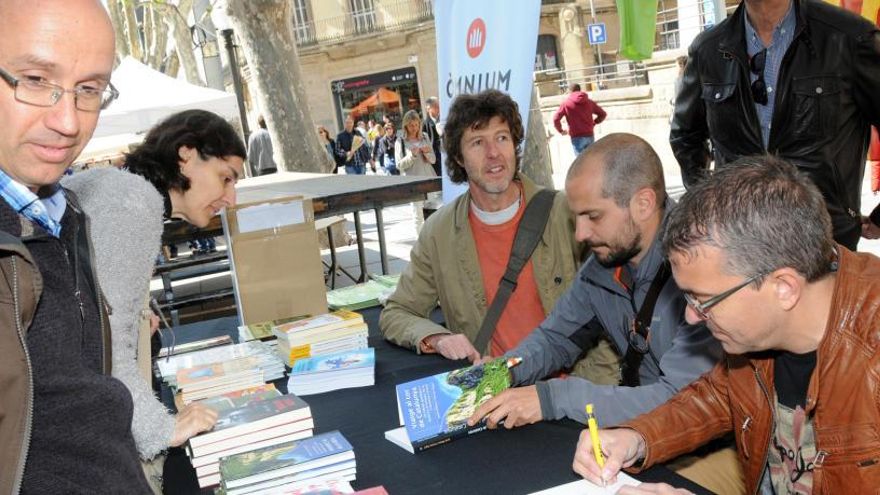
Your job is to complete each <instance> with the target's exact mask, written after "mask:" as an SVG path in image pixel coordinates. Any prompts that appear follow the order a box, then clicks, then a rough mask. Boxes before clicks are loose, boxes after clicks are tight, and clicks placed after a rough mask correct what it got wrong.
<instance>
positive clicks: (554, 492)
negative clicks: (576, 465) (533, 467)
mask: <svg viewBox="0 0 880 495" xmlns="http://www.w3.org/2000/svg"><path fill="white" fill-rule="evenodd" d="M641 484H642V482H641V481H639V480H637V479H635V478H633V477H632V476H630V475H628V474H626V473H624V472H619V473H617V481H616V482H614V483H613V484H609V485H608V486H604V487H603V486H598V485H594V484H593V483H590V482H589V481H587V480H579V481H572V482H571V483H566V484H564V485H559V486H554V487H552V488H547V489H546V490H541V491H539V492H534V493H532V494H531V495H612V494H614V493H617V492H618V491H619V490H620V489H621V488H623V487H625V486H639V485H641Z"/></svg>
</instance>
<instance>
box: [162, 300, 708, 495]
mask: <svg viewBox="0 0 880 495" xmlns="http://www.w3.org/2000/svg"><path fill="white" fill-rule="evenodd" d="M362 313H363V315H364V319H365V320H366V321H367V323H368V325H369V327H370V340H369V342H370V345H371V346H372V347H374V348H375V349H376V385H375V386H373V387H364V388H353V389H344V390H337V391H334V392H329V393H325V394H319V395H309V396H305V397H304V399H305V401H306V402H308V404H309V405H310V407H311V411H312V416H313V417H314V421H315V433H324V432H328V431H332V430H339V431H341V432H342V434H343V435H344V436H345V438H347V439H348V441H349V442H351V444H352V446H354V451H355V458H356V460H357V480H356V481H355V482H353V483H352V486H354V487H355V488H360V489H363V488H367V487H371V486H376V485H383V486H384V487H385V489H386V490H388V492H389V493H390V494H392V495H398V494H409V493H412V494H432V493H454V494H469V493H493V494H494V493H505V494H507V493H511V494H517V493H531V492H534V491H537V490H542V489H545V488H549V487H552V486H555V485H560V484H563V483H568V482H571V481H576V480H577V479H578V476H577V475H576V474H575V473H574V472H573V471H572V470H571V463H572V458H573V456H574V449H575V445H576V444H577V439H578V434H579V433H580V431H581V429H582V428H583V426H582V425H580V424H579V423H576V422H574V421H568V420H566V421H553V422H541V423H538V424H535V425H530V426H526V427H522V428H517V429H514V430H505V429H500V430H493V431H485V432H482V433H479V434H477V435H474V436H472V437H468V438H464V439H461V440H457V441H454V442H452V443H449V444H446V445H443V446H440V447H436V448H433V449H429V450H427V451H424V452H421V453H419V454H415V455H414V454H410V453H409V452H407V451H405V450H403V449H402V448H400V447H398V446H397V445H395V444H393V443H391V442H389V441H387V440H385V437H384V433H385V431H387V430H390V429H392V428H395V427H397V426H399V422H398V413H397V406H396V399H395V388H394V387H395V385H397V384H398V383H402V382H406V381H409V380H413V379H416V378H421V377H424V376H428V375H432V374H435V373H440V372H443V371H448V370H451V369H455V368H458V367H462V366H466V365H467V362H464V361H458V362H454V361H448V360H446V359H443V358H441V357H438V356H434V355H417V354H415V353H413V352H411V351H408V350H404V349H401V348H399V347H396V346H392V345H390V344H388V343H387V342H385V341H384V340H383V339H382V338H381V337H379V336H378V324H377V320H378V315H379V311H378V309H368V310H364V311H363V312H362ZM236 325H237V320H236V318H234V317H231V318H220V319H217V320H212V321H210V322H203V323H198V324H191V325H184V326H182V327H180V328H178V329H177V340H178V343H182V342H185V341H192V340H198V339H202V338H207V337H210V336H215V335H220V334H223V333H228V334H230V335H233V338H235V335H236V334H237V331H236ZM280 382H281V383H278V385H279V388H281V389H282V390H285V389H286V383H284V382H285V381H284V380H280ZM164 399H165V400H166V401H167V400H169V399H170V394H169V393H168V392H167V391H164ZM638 478H639V479H641V480H643V481H664V482H667V483H670V484H672V485H674V486H678V487H682V488H687V489H689V490H691V491H694V492H696V493H707V492H706V491H705V490H703V489H701V487H699V486H697V485H694V484H693V483H690V482H689V481H688V480H686V479H684V478H682V477H680V476H678V475H676V474H675V473H673V472H671V471H669V470H668V469H665V468H663V467H657V468H653V469H651V470H648V471H647V472H645V473H643V474H640V475H639V476H638ZM165 481H166V493H198V487H197V485H196V484H195V475H194V472H193V471H192V468H191V467H190V466H189V463H188V461H187V459H186V457H185V456H184V455H183V454H182V452H180V451H178V452H173V453H172V454H171V455H170V456H169V460H168V462H167V463H166V467H165Z"/></svg>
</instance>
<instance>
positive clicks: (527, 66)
mask: <svg viewBox="0 0 880 495" xmlns="http://www.w3.org/2000/svg"><path fill="white" fill-rule="evenodd" d="M540 18H541V1H540V0H517V1H516V2H511V1H510V0H478V1H475V0H440V1H435V2H434V19H435V26H436V35H437V74H438V78H439V81H438V84H439V88H440V122H441V124H442V123H445V122H446V114H447V112H448V110H449V105H450V103H451V102H452V100H453V99H454V98H455V97H456V96H457V95H459V94H462V93H479V92H480V91H483V90H486V89H497V90H499V91H503V92H505V93H508V94H510V96H511V97H512V98H513V99H514V101H516V103H517V104H518V105H519V111H520V115H521V116H522V120H523V127H524V128H525V126H526V125H527V124H528V122H529V104H530V103H531V97H532V74H533V73H534V70H535V48H536V45H537V43H538V22H539V20H540ZM446 164H447V160H446V158H445V157H444V159H443V202H444V203H449V202H450V201H452V200H453V199H455V197H456V196H458V195H459V194H461V193H462V192H464V191H465V190H466V189H467V183H465V184H453V183H452V182H450V181H449V175H448V174H447V173H446Z"/></svg>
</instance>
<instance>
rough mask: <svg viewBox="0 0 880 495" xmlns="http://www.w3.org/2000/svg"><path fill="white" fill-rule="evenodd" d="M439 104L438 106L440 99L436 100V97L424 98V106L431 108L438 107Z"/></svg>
mask: <svg viewBox="0 0 880 495" xmlns="http://www.w3.org/2000/svg"><path fill="white" fill-rule="evenodd" d="M439 104H440V99H439V98H437V97H436V96H429V97H427V98H425V105H427V106H433V105H439Z"/></svg>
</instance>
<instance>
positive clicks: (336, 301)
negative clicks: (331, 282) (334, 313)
mask: <svg viewBox="0 0 880 495" xmlns="http://www.w3.org/2000/svg"><path fill="white" fill-rule="evenodd" d="M389 292H394V289H393V288H391V287H388V286H387V285H385V284H383V283H380V282H377V281H375V280H369V281H367V282H364V283H362V284H355V285H351V286H348V287H341V288H339V289H333V290H331V291H329V292H327V306H329V307H330V309H347V310H350V311H355V310H358V309H364V308H372V307H375V306H379V304H380V302H379V300H380V298H381V297H382V296H383V295H386V294H387V293H389ZM386 297H387V296H386Z"/></svg>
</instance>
